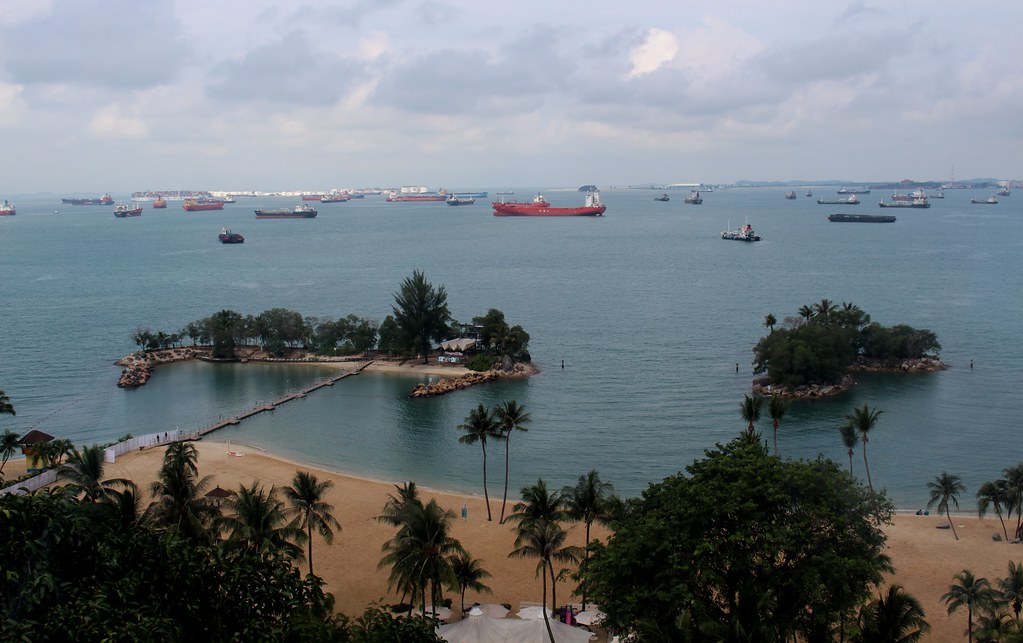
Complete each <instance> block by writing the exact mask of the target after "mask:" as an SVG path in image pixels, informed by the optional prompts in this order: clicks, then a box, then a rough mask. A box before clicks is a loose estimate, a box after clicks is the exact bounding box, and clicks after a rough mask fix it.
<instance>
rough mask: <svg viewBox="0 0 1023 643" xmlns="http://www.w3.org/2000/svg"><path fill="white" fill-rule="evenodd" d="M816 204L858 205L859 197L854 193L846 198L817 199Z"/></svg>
mask: <svg viewBox="0 0 1023 643" xmlns="http://www.w3.org/2000/svg"><path fill="white" fill-rule="evenodd" d="M817 204H818V205H859V204H860V198H859V197H858V196H856V195H855V194H852V195H850V196H849V198H848V199H817Z"/></svg>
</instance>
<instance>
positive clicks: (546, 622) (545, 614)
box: [540, 572, 554, 642]
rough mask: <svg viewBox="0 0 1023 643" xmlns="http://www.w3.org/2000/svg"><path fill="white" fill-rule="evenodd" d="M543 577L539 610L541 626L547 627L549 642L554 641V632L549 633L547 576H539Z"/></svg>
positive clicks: (542, 574)
mask: <svg viewBox="0 0 1023 643" xmlns="http://www.w3.org/2000/svg"><path fill="white" fill-rule="evenodd" d="M540 575H541V576H542V577H543V605H541V606H540V609H542V610H543V624H544V625H546V626H547V636H549V637H551V641H552V642H553V641H554V632H552V631H551V619H550V618H549V617H548V616H547V575H546V574H544V573H542V572H541V574H540Z"/></svg>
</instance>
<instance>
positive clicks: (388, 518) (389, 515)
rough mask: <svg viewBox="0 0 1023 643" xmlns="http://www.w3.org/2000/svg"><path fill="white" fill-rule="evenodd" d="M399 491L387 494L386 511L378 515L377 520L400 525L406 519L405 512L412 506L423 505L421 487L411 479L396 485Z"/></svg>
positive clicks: (396, 525)
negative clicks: (417, 486) (418, 487)
mask: <svg viewBox="0 0 1023 643" xmlns="http://www.w3.org/2000/svg"><path fill="white" fill-rule="evenodd" d="M394 488H395V489H396V490H397V493H393V494H390V495H389V496H387V502H386V503H384V513H382V514H380V515H379V516H377V521H379V522H385V523H387V524H389V525H393V526H395V527H400V526H401V525H402V524H403V523H404V521H405V512H406V511H408V510H409V508H410V507H415V506H418V507H420V508H421V507H422V506H423V503H422V501H421V500H420V499H419V489H417V488H416V483H415V482H412V481H409V482H406V483H404V484H400V485H397V484H396V485H394Z"/></svg>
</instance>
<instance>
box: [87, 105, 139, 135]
mask: <svg viewBox="0 0 1023 643" xmlns="http://www.w3.org/2000/svg"><path fill="white" fill-rule="evenodd" d="M89 133H90V134H92V135H93V136H96V137H97V138H120V139H141V138H145V137H146V136H147V135H148V133H149V132H148V128H147V127H146V124H145V122H144V121H143V120H142V119H140V118H138V117H137V116H130V115H127V114H123V113H121V109H120V107H118V106H117V105H108V106H106V107H104V108H103V109H101V110H99V111H98V112H97V113H96V114H95V115H94V116H93V117H92V120H91V121H90V122H89Z"/></svg>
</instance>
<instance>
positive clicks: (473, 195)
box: [451, 192, 488, 199]
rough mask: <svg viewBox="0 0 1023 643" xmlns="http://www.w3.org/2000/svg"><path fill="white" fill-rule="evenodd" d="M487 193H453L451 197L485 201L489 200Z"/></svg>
mask: <svg viewBox="0 0 1023 643" xmlns="http://www.w3.org/2000/svg"><path fill="white" fill-rule="evenodd" d="M487 194H488V193H487V192H452V193H451V195H452V196H455V197H465V198H467V199H485V198H487Z"/></svg>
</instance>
